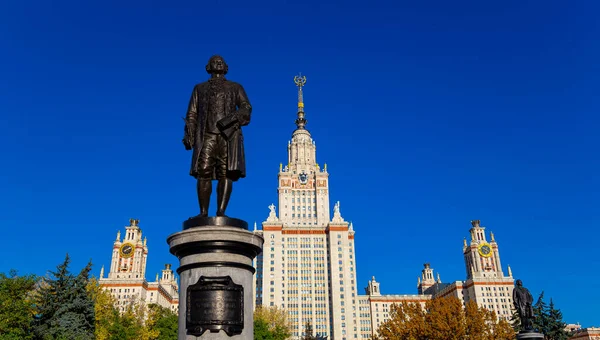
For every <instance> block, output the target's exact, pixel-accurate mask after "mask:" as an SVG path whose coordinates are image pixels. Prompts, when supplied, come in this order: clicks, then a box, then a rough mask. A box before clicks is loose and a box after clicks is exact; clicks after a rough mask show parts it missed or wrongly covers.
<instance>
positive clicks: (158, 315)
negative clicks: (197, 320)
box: [146, 303, 178, 340]
mask: <svg viewBox="0 0 600 340" xmlns="http://www.w3.org/2000/svg"><path fill="white" fill-rule="evenodd" d="M177 322H178V319H177V314H175V313H174V312H173V311H172V310H170V309H169V308H165V307H162V306H159V305H157V304H154V303H153V304H150V305H148V319H147V320H146V327H148V330H149V333H150V336H153V338H152V339H156V340H177Z"/></svg>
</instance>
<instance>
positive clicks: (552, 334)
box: [544, 299, 569, 340]
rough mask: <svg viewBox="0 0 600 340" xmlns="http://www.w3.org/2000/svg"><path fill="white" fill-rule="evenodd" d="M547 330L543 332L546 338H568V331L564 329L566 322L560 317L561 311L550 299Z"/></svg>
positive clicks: (555, 339)
mask: <svg viewBox="0 0 600 340" xmlns="http://www.w3.org/2000/svg"><path fill="white" fill-rule="evenodd" d="M547 316H548V327H547V328H548V331H547V333H544V335H546V338H547V339H552V340H567V339H568V338H569V332H567V331H566V330H565V327H566V323H565V322H564V321H563V319H562V312H561V311H560V309H556V308H555V307H554V301H552V299H550V305H549V307H548V312H547Z"/></svg>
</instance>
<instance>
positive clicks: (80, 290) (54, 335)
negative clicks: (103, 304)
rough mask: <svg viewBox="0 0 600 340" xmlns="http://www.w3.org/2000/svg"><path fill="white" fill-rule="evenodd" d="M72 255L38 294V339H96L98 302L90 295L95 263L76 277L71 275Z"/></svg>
mask: <svg viewBox="0 0 600 340" xmlns="http://www.w3.org/2000/svg"><path fill="white" fill-rule="evenodd" d="M70 261H71V260H70V258H69V255H68V254H67V255H66V257H65V261H64V262H63V263H62V264H60V265H58V266H57V269H56V271H54V272H53V271H51V272H50V274H51V276H50V277H46V278H44V279H43V280H42V281H41V283H40V285H39V288H38V290H37V292H36V295H37V296H36V305H37V315H36V320H35V322H36V326H35V328H34V330H35V335H36V338H37V339H43V340H46V339H52V340H62V339H68V340H79V339H81V340H87V339H93V338H94V322H95V315H94V302H93V301H92V298H91V297H90V295H89V294H88V291H87V286H88V283H89V273H90V271H91V269H92V263H91V262H90V263H88V265H87V266H86V267H85V268H83V269H82V270H81V272H80V273H79V274H78V275H77V276H74V275H73V274H71V273H70V272H69V263H70Z"/></svg>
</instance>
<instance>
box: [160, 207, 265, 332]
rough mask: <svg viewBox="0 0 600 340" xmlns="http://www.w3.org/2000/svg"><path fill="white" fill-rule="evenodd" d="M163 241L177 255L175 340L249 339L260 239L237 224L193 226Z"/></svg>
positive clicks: (260, 246)
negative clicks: (176, 329)
mask: <svg viewBox="0 0 600 340" xmlns="http://www.w3.org/2000/svg"><path fill="white" fill-rule="evenodd" d="M224 219H229V220H237V219H230V218H226V217H225V218H224ZM188 221H190V220H188ZM207 221H208V220H207ZM237 221H241V220H237ZM242 222H243V221H242ZM244 223H245V222H244ZM167 242H168V244H169V247H170V251H171V253H172V254H173V255H175V256H177V257H178V258H179V268H178V269H177V273H179V278H180V284H179V286H180V287H179V289H180V290H179V335H178V339H179V340H197V339H203V340H217V339H231V340H234V339H235V340H253V338H254V327H253V325H254V322H253V306H254V301H253V296H254V294H253V288H252V287H253V281H252V280H253V274H254V267H253V266H252V260H253V259H254V258H255V257H256V256H257V255H258V254H260V252H261V251H262V245H263V242H264V240H263V238H262V237H260V236H257V235H255V234H254V233H252V232H249V231H248V230H245V229H243V228H240V227H239V226H222V225H221V226H211V225H196V226H194V227H189V228H188V229H185V230H183V231H180V232H178V233H175V234H172V235H170V236H169V237H168V238H167Z"/></svg>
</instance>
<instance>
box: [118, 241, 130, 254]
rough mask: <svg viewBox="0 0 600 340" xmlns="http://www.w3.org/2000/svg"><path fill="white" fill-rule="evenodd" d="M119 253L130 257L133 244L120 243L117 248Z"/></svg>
mask: <svg viewBox="0 0 600 340" xmlns="http://www.w3.org/2000/svg"><path fill="white" fill-rule="evenodd" d="M119 254H121V257H132V256H133V244H131V243H123V245H121V248H120V249H119Z"/></svg>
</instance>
